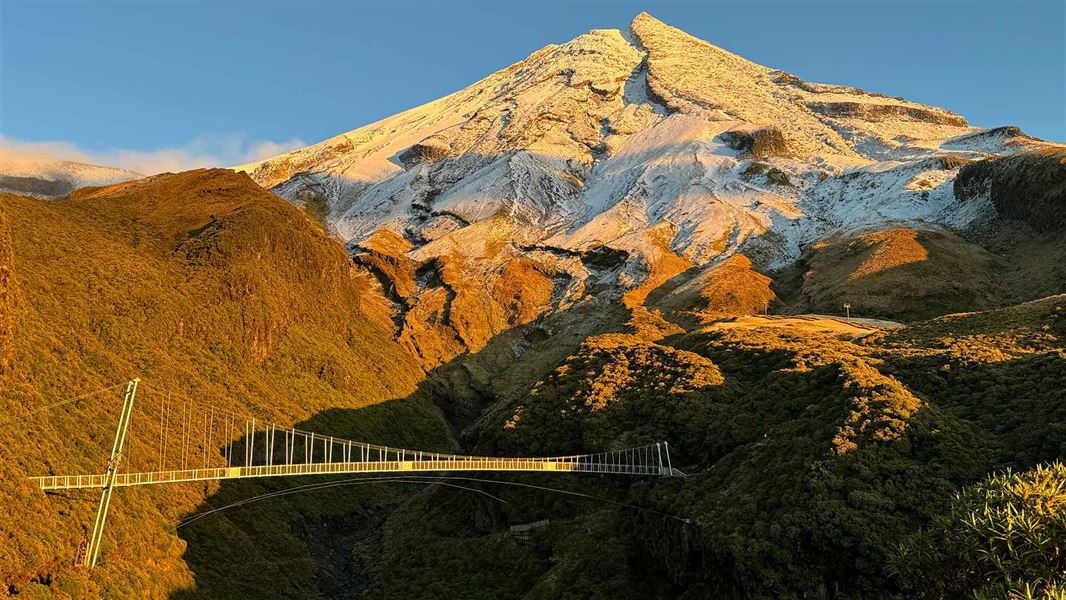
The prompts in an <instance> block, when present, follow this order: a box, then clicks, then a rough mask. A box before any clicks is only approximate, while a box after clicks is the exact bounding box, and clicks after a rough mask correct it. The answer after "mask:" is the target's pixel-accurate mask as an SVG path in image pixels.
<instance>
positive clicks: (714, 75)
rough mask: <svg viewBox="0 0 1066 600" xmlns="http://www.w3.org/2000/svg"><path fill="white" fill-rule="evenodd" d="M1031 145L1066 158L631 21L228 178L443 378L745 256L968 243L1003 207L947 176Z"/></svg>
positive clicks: (779, 260) (762, 261)
mask: <svg viewBox="0 0 1066 600" xmlns="http://www.w3.org/2000/svg"><path fill="white" fill-rule="evenodd" d="M1034 150H1039V151H1040V152H1044V153H1051V154H1054V153H1056V152H1061V147H1056V146H1054V145H1050V144H1046V143H1044V142H1041V141H1040V140H1036V139H1034V138H1031V137H1028V136H1026V135H1025V134H1023V133H1022V132H1021V131H1019V130H1018V129H1017V128H1011V127H1004V128H998V129H991V130H982V129H978V128H975V127H971V126H970V125H968V124H967V122H966V120H965V119H964V118H962V117H960V116H958V115H955V114H953V113H951V112H949V111H947V110H944V109H940V108H936V107H930V106H925V105H921V104H918V103H914V102H909V101H906V100H903V99H900V98H891V97H887V96H883V95H879V94H875V93H870V92H865V91H862V90H858V89H855V88H849V87H843V86H834V85H824V84H815V83H809V82H805V81H803V80H801V79H799V78H797V77H795V76H793V75H790V74H788V73H785V72H782V71H778V70H774V69H771V68H768V67H764V66H761V65H758V64H755V63H752V62H750V61H748V60H745V59H743V58H741V57H739V56H736V55H734V54H731V53H729V52H727V51H725V50H723V49H721V48H717V47H715V46H713V45H711V44H709V43H706V42H704V41H701V40H698V39H696V38H693V37H691V36H689V35H687V34H686V33H684V32H682V31H680V30H678V29H675V28H673V27H670V26H668V25H666V24H664V23H662V22H660V21H657V20H656V19H654V18H653V17H651V16H649V15H647V14H641V15H639V16H637V17H636V18H635V19H634V20H633V22H632V23H631V24H630V26H629V27H628V28H627V29H625V30H621V31H620V30H595V31H591V32H589V33H587V34H585V35H582V36H580V37H578V38H576V39H574V40H572V41H570V42H567V43H565V44H562V45H558V46H554V45H553V46H547V47H545V48H542V49H541V50H538V51H537V52H534V53H533V54H532V55H530V56H529V57H528V58H526V59H525V60H523V61H521V62H519V63H516V64H514V65H512V66H510V67H508V68H506V69H503V70H501V71H498V72H496V73H494V74H492V75H490V76H489V77H487V78H485V79H483V80H481V81H479V82H477V83H475V84H473V85H471V86H469V87H467V88H465V89H463V90H460V91H458V92H456V93H454V94H451V95H449V96H446V97H444V98H441V99H439V100H436V101H434V102H431V103H429V104H426V105H424V106H420V107H417V108H414V109H411V110H408V111H406V112H403V113H400V114H398V115H395V116H393V117H390V118H388V119H385V120H383V121H380V122H378V123H373V124H370V125H367V126H364V127H361V128H359V129H356V130H353V131H350V132H348V133H344V134H342V135H339V136H337V137H335V138H332V139H329V140H326V141H324V142H322V143H319V144H316V145H313V146H310V147H307V148H304V149H301V150H297V151H294V152H291V153H289V154H285V155H282V156H278V157H275V158H271V159H268V160H264V161H261V162H258V163H254V164H248V165H242V166H240V167H237V168H238V169H240V170H244V171H247V172H248V173H250V174H251V175H252V177H253V178H254V179H255V180H256V181H257V182H259V183H260V184H261V185H263V186H265V187H267V188H269V189H271V190H272V191H274V192H275V193H278V194H279V195H281V196H283V197H285V198H288V199H289V200H290V201H292V202H295V203H297V204H298V205H302V206H305V207H307V208H308V209H309V210H310V211H311V212H312V213H313V214H315V215H316V216H318V217H319V218H320V219H322V220H323V221H324V222H325V223H326V224H327V225H328V226H329V227H331V228H332V230H333V231H334V232H335V233H336V234H337V235H339V236H340V237H341V238H343V239H344V240H347V241H348V242H349V246H350V248H351V250H352V252H353V253H354V254H355V255H356V256H357V260H358V261H360V262H361V263H363V264H365V265H367V267H368V268H370V269H371V270H372V271H373V272H374V273H375V274H376V275H377V276H378V279H379V281H380V282H381V285H382V292H383V293H386V294H387V295H389V296H390V297H392V299H393V301H394V307H393V310H394V320H395V322H396V324H397V335H398V336H399V337H401V338H404V339H405V340H406V343H407V344H408V346H409V347H411V348H413V349H414V350H415V351H416V352H417V353H419V354H421V355H422V356H424V357H425V358H426V359H427V360H428V361H429V363H430V364H436V363H440V362H443V361H446V360H447V359H449V358H450V357H452V356H455V355H456V354H457V353H459V352H461V351H464V350H477V349H479V348H481V347H483V346H484V344H485V341H486V340H487V339H488V338H489V337H491V336H492V335H495V334H498V333H500V332H502V331H505V330H506V329H509V328H512V327H515V326H521V325H523V324H525V323H529V322H531V321H532V320H534V319H535V318H537V317H538V316H540V315H543V314H545V313H548V312H553V311H558V310H559V309H562V308H566V307H570V306H573V305H575V304H577V303H582V302H598V301H615V300H618V299H619V298H622V299H623V300H624V301H625V302H626V303H627V304H628V305H631V306H638V305H641V304H642V303H643V302H644V301H645V299H646V298H647V296H648V294H649V293H651V292H652V291H653V290H654V289H655V288H657V287H659V286H660V285H661V284H663V283H665V282H667V281H669V280H670V279H671V278H673V277H675V276H677V275H678V274H680V273H684V272H686V271H690V270H694V271H703V270H706V269H710V268H713V267H714V266H715V265H716V264H717V263H719V262H721V261H724V260H726V259H728V258H729V257H731V256H733V255H735V254H737V253H744V254H746V255H747V256H749V257H750V258H751V259H752V260H753V263H754V268H755V269H756V270H758V271H762V272H764V273H773V272H776V271H779V270H783V269H785V268H786V267H788V266H789V265H792V264H793V263H794V262H795V261H796V259H798V258H800V256H801V254H802V253H803V251H804V250H805V249H806V248H808V247H810V246H811V245H812V244H813V243H814V242H816V241H818V240H820V239H822V238H825V237H827V236H831V235H835V236H839V235H843V234H850V233H852V232H859V231H869V230H876V229H880V228H885V227H897V226H901V225H903V226H910V227H917V228H919V229H922V230H930V229H932V230H941V229H945V228H947V229H952V230H960V231H961V230H968V229H970V228H973V227H974V226H975V224H976V223H979V222H982V219H983V218H984V219H987V218H988V217H989V216H990V215H991V216H992V218H995V217H996V210H997V207H999V206H1000V204H999V203H997V204H995V205H993V203H992V202H991V200H990V195H992V194H993V192H992V191H991V190H993V187H990V186H983V187H981V186H978V187H974V186H970V187H966V188H965V190H966V192H965V195H966V198H965V199H962V198H960V197H958V196H957V194H958V193H959V186H956V185H954V184H953V182H954V180H955V178H956V177H957V175H958V174H959V171H960V169H963V168H965V167H966V165H967V164H969V163H970V162H971V161H975V160H977V161H983V160H985V159H987V158H989V157H997V156H1000V155H1008V154H1010V155H1019V154H1023V153H1027V152H1031V151H1034ZM1037 162H1039V161H1037ZM1011 164H1013V163H1011ZM1030 168H1033V169H1043V171H1044V172H1046V171H1049V170H1051V171H1055V170H1059V171H1061V169H1062V168H1063V167H1062V166H1060V165H1059V164H1058V163H1054V161H1053V160H1051V159H1048V160H1045V161H1044V162H1043V163H1039V164H1034V165H1031V166H1030ZM1055 177H1057V175H1049V176H1048V177H1046V179H1048V180H1049V181H1054V180H1055ZM971 188H972V189H971ZM1008 216H1010V217H1012V218H1015V217H1019V218H1025V215H1023V214H1022V213H1020V212H1018V211H1014V212H1011V213H1009V215H1008ZM383 237H389V238H390V239H394V240H395V243H390V244H387V245H386V246H387V247H384V246H382V245H380V244H376V243H375V242H374V240H379V239H382V238H383ZM383 261H384V262H388V263H390V264H395V265H401V264H402V265H405V266H404V267H403V269H401V271H403V273H404V274H403V275H402V277H401V279H399V280H398V279H396V276H397V275H399V271H397V270H395V269H391V270H390V269H384V268H383V267H382V264H383ZM518 271H521V273H522V274H521V276H519V273H518ZM686 277H689V278H695V279H697V280H698V279H700V278H698V277H695V275H694V274H693V273H689V274H688V275H686ZM704 279H707V277H704ZM712 279H713V278H712ZM461 281H466V282H469V281H477V282H478V285H477V286H476V289H464V287H465V288H470V286H463V285H461V284H460V282H461ZM501 289H507V290H513V291H514V292H515V294H516V295H517V298H515V297H512V295H511V294H510V293H507V294H503V295H502V296H501V295H500V294H497V293H496V291H494V290H497V291H498V290H501ZM464 307H465V308H464ZM471 308H473V312H471V310H468V309H471ZM464 320H465V322H464Z"/></svg>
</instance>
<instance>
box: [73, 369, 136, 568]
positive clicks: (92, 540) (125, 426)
mask: <svg viewBox="0 0 1066 600" xmlns="http://www.w3.org/2000/svg"><path fill="white" fill-rule="evenodd" d="M140 382H141V380H140V379H134V380H132V381H130V382H129V383H127V384H126V394H125V396H124V397H123V398H122V413H121V414H120V415H119V418H118V429H117V430H116V431H115V443H114V444H113V445H112V446H111V459H110V460H108V461H107V473H106V474H105V477H104V489H103V491H102V492H100V505H99V506H97V507H96V520H95V521H94V522H93V532H92V535H91V536H90V537H89V545H88V547H87V548H86V551H85V554H84V556H85V563H84V564H85V566H87V567H88V568H90V569H92V568H93V567H95V566H96V560H97V558H99V557H100V542H101V541H102V540H103V537H104V523H105V522H106V521H107V509H108V508H110V507H111V492H112V491H113V490H114V489H115V488H114V485H112V484H113V483H114V480H115V473H116V472H117V471H118V466H119V462H121V460H122V447H123V446H124V445H125V444H126V432H127V431H128V430H129V427H130V419H131V418H132V416H133V399H134V398H135V397H136V396H137V384H138V383H140Z"/></svg>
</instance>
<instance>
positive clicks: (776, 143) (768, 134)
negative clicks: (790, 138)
mask: <svg viewBox="0 0 1066 600" xmlns="http://www.w3.org/2000/svg"><path fill="white" fill-rule="evenodd" d="M718 137H719V138H721V139H722V141H724V142H725V143H726V145H727V146H729V147H730V148H732V149H733V150H736V151H737V152H738V154H737V158H752V159H755V160H766V159H768V158H770V157H773V156H788V144H787V143H786V142H785V136H784V135H783V134H782V133H781V130H780V129H777V128H776V127H761V128H759V129H755V130H750V131H747V130H735V131H726V132H724V133H722V134H721V135H719V136H718Z"/></svg>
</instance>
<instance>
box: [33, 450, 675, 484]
mask: <svg viewBox="0 0 1066 600" xmlns="http://www.w3.org/2000/svg"><path fill="white" fill-rule="evenodd" d="M575 458H576V457H575ZM416 471H417V472H443V471H525V472H529V471H551V472H555V473H558V472H576V473H617V474H622V475H661V476H669V475H670V474H671V473H670V472H669V470H668V469H666V468H664V467H660V466H659V465H639V464H638V465H633V464H612V463H598V462H584V461H577V460H574V461H567V460H566V459H562V460H550V459H543V458H529V459H525V458H479V457H469V458H464V457H450V458H445V457H443V456H442V457H440V458H439V459H437V458H430V459H429V460H392V461H369V462H363V461H360V462H332V463H311V464H285V465H256V466H238V467H209V468H205V469H184V470H172V471H149V472H141V473H134V472H131V473H122V472H119V473H115V474H114V475H113V477H114V480H113V481H112V485H113V486H115V487H131V486H138V485H151V484H159V483H181V482H189V481H209V480H219V479H244V478H250V477H282V476H296V475H328V474H338V475H339V474H345V473H410V472H416ZM30 479H32V480H33V481H35V482H36V483H37V484H38V485H40V486H41V489H44V490H70V489H89V488H103V487H104V486H105V482H106V479H107V475H106V474H99V475H45V476H39V477H31V478H30Z"/></svg>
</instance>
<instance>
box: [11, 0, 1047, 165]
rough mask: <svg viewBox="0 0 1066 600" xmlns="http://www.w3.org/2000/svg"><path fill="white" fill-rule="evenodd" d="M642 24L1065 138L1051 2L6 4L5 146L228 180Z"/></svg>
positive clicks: (977, 119) (981, 119) (978, 119)
mask: <svg viewBox="0 0 1066 600" xmlns="http://www.w3.org/2000/svg"><path fill="white" fill-rule="evenodd" d="M641 10H646V11H648V12H649V13H651V14H652V15H654V16H655V17H657V18H659V19H661V20H663V21H665V22H667V23H669V24H671V25H674V26H675V27H679V28H681V29H683V30H685V31H687V32H689V33H691V34H693V35H695V36H697V37H699V38H702V39H705V40H707V41H709V42H711V43H713V44H716V45H718V46H720V47H723V48H725V49H726V50H729V51H731V52H735V53H737V54H740V55H742V56H744V57H746V58H748V59H751V60H753V61H755V62H758V63H761V64H764V65H767V66H770V67H774V68H779V69H783V70H786V71H789V72H791V73H794V74H795V75H798V76H799V77H801V78H803V79H807V80H812V81H819V82H826V83H838V84H845V85H853V86H857V87H861V88H865V89H868V90H871V91H877V92H881V93H885V94H889V95H893V96H903V97H906V98H908V99H910V100H915V101H918V102H924V103H927V104H933V105H937V106H943V107H946V108H948V109H951V110H953V111H955V112H958V113H959V114H962V115H963V116H965V117H967V118H968V119H969V120H970V122H971V123H973V124H975V125H978V126H995V125H1004V124H1015V125H1019V126H1021V127H1022V129H1024V130H1025V131H1026V132H1028V133H1030V134H1032V135H1036V136H1039V137H1043V138H1045V139H1051V140H1055V141H1066V3H1064V2H1062V1H1061V0H1060V1H1050V2H1009V3H999V2H933V3H925V2H861V3H860V2H855V3H847V2H758V3H756V2H747V3H742V2H642V3H631V2H554V3H552V2H536V3H534V2H529V3H515V2H509V3H504V2H472V3H447V4H446V3H440V2H434V3H417V2H332V3H318V4H316V3H307V2H304V3H288V2H256V3H253V2H243V3H195V2H153V3H133V2H124V3H88V2H48V3H41V2H36V3H26V2H15V1H12V0H4V1H3V2H0V18H2V23H0V29H2V34H3V37H2V42H0V46H2V58H0V86H2V88H0V109H2V115H0V116H2V122H0V134H2V135H3V141H4V144H5V145H6V146H8V147H9V149H10V148H15V149H19V150H25V151H35V152H38V151H39V152H42V153H51V154H55V155H61V156H63V157H67V158H82V159H85V160H96V161H109V162H110V163H111V164H116V163H117V164H122V165H123V166H130V167H134V168H140V169H141V170H143V171H153V170H159V169H160V168H168V169H173V168H188V167H192V166H197V165H200V164H222V165H225V164H233V163H235V162H239V161H241V160H245V159H248V158H258V157H261V156H262V155H264V154H269V153H273V152H277V151H282V150H286V149H289V148H291V147H294V146H297V145H302V144H304V143H312V142H316V141H319V140H322V139H324V138H327V137H330V136H333V135H336V134H338V133H341V132H343V131H347V130H350V129H353V128H355V127H357V126H359V125H363V124H365V123H368V122H372V121H374V120H377V119H380V118H382V117H385V116H388V115H390V114H394V113H396V112H399V111H401V110H404V109H406V108H410V107H412V106H415V105H418V104H421V103H423V102H426V101H429V100H433V99H435V98H438V97H440V96H442V95H444V94H447V93H450V92H452V91H455V90H457V89H460V88H462V87H464V86H466V85H468V84H470V83H472V82H474V81H476V80H477V79H480V78H482V77H484V76H486V75H488V74H489V73H491V72H493V71H495V70H497V69H500V68H502V67H505V66H507V65H509V64H511V63H514V62H516V61H518V60H520V59H522V58H524V57H525V56H527V55H528V54H530V53H531V52H533V51H534V50H536V49H537V48H540V47H542V46H544V45H546V44H549V43H560V42H565V41H567V40H569V39H572V38H574V37H576V36H577V35H580V34H581V33H584V32H585V31H587V30H589V29H594V28H622V27H625V26H626V25H627V24H628V22H629V20H630V19H632V17H633V16H634V15H636V14H637V13H638V12H640V11H641ZM45 142H47V143H45Z"/></svg>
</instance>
